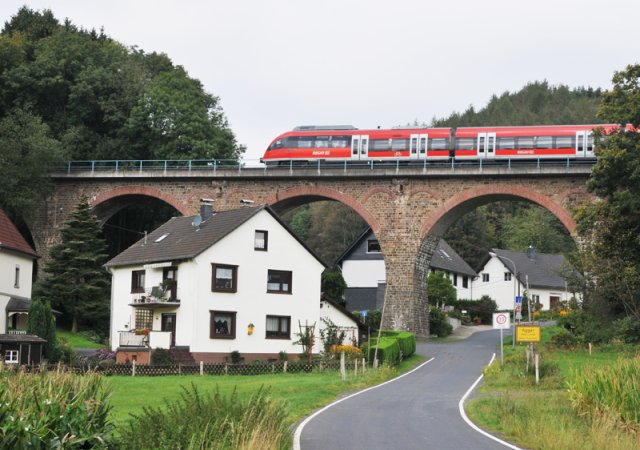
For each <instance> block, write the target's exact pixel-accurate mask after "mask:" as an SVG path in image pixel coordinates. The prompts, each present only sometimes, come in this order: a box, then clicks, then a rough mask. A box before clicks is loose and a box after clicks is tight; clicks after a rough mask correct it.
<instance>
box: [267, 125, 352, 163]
mask: <svg viewBox="0 0 640 450" xmlns="http://www.w3.org/2000/svg"><path fill="white" fill-rule="evenodd" d="M355 130H357V129H356V128H355V127H353V126H350V125H344V126H301V127H296V128H294V129H293V130H292V131H288V132H286V133H283V134H281V135H280V136H278V137H277V138H275V139H274V140H273V142H271V144H270V145H269V147H268V148H267V151H266V152H265V154H264V155H263V157H262V158H261V160H260V161H261V162H263V163H265V164H267V165H288V164H291V163H294V164H306V163H308V162H312V161H317V160H328V161H331V160H334V161H343V160H345V159H349V158H350V156H351V141H352V135H353V133H354V132H355Z"/></svg>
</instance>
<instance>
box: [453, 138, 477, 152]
mask: <svg viewBox="0 0 640 450" xmlns="http://www.w3.org/2000/svg"><path fill="white" fill-rule="evenodd" d="M456 148H457V149H459V150H474V149H475V148H476V140H475V139H474V138H460V139H456Z"/></svg>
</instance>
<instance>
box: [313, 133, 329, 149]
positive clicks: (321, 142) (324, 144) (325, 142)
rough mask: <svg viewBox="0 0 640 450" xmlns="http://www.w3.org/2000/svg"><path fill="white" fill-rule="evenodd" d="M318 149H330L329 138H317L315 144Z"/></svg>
mask: <svg viewBox="0 0 640 450" xmlns="http://www.w3.org/2000/svg"><path fill="white" fill-rule="evenodd" d="M315 144H316V145H315V147H316V148H328V147H329V136H316V142H315Z"/></svg>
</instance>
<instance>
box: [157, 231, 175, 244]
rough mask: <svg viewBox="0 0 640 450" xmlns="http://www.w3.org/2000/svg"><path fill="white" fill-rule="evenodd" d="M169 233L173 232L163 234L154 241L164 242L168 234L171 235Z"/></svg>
mask: <svg viewBox="0 0 640 450" xmlns="http://www.w3.org/2000/svg"><path fill="white" fill-rule="evenodd" d="M169 234H171V233H166V234H163V235H162V236H160V237H159V238H158V239H156V240H155V241H153V242H156V243H157V242H162V241H164V240H165V238H166V237H167V236H169Z"/></svg>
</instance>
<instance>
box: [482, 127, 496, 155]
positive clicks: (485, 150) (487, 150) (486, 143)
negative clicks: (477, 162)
mask: <svg viewBox="0 0 640 450" xmlns="http://www.w3.org/2000/svg"><path fill="white" fill-rule="evenodd" d="M477 148H478V158H480V159H484V158H488V159H493V158H494V157H495V156H496V134H495V133H478V143H477Z"/></svg>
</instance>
